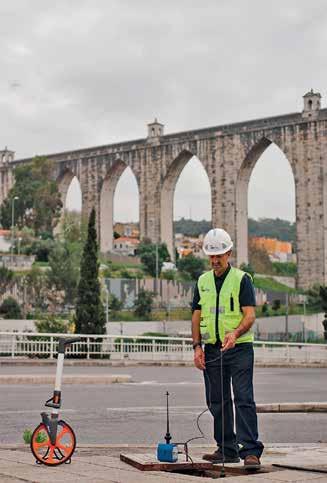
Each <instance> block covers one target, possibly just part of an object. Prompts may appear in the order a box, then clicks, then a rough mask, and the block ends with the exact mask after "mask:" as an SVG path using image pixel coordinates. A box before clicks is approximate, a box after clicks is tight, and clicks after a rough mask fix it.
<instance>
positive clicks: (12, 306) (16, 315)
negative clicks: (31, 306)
mask: <svg viewBox="0 0 327 483" xmlns="http://www.w3.org/2000/svg"><path fill="white" fill-rule="evenodd" d="M0 315H2V316H3V318H4V319H21V318H22V311H21V309H20V306H19V304H18V302H17V300H15V299H14V298H13V297H8V298H6V299H5V300H4V301H3V302H2V304H1V306H0Z"/></svg>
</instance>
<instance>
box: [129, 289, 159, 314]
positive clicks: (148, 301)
mask: <svg viewBox="0 0 327 483" xmlns="http://www.w3.org/2000/svg"><path fill="white" fill-rule="evenodd" d="M153 297H154V293H153V292H150V291H149V290H144V289H141V290H140V291H139V294H138V296H137V299H136V300H135V302H134V313H135V314H136V315H138V316H140V317H146V318H147V317H149V315H150V314H151V311H152V304H153Z"/></svg>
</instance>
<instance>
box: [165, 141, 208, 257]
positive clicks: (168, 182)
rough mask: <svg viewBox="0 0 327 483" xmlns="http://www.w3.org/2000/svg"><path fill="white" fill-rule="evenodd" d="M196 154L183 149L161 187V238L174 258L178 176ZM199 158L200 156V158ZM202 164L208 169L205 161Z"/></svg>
mask: <svg viewBox="0 0 327 483" xmlns="http://www.w3.org/2000/svg"><path fill="white" fill-rule="evenodd" d="M193 156H195V155H194V154H193V153H191V152H190V151H188V150H183V151H182V152H181V153H180V154H179V155H178V156H177V157H176V158H175V159H174V161H173V162H172V164H171V165H170V167H169V169H168V171H167V173H166V176H165V178H164V180H163V183H162V188H161V203H160V207H161V212H160V235H161V236H160V239H161V241H162V242H165V243H166V244H167V248H168V251H169V253H170V256H171V258H172V260H174V259H175V250H174V231H173V213H174V192H175V187H176V183H177V181H178V178H179V176H180V174H181V172H182V171H183V169H184V167H185V166H186V164H187V163H188V161H189V160H190V159H191V158H192V157H193ZM198 159H199V158H198ZM199 161H200V162H201V160H199ZM202 166H203V168H204V170H205V172H207V171H206V169H205V167H204V165H203V163H202Z"/></svg>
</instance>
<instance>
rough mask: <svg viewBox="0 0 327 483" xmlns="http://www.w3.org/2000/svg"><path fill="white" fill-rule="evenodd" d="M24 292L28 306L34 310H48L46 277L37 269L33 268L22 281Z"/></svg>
mask: <svg viewBox="0 0 327 483" xmlns="http://www.w3.org/2000/svg"><path fill="white" fill-rule="evenodd" d="M24 284H25V287H26V288H25V290H26V301H27V302H28V305H30V306H32V308H33V309H36V310H46V309H47V308H48V299H47V296H48V292H49V287H48V284H47V275H46V273H45V272H43V271H42V270H41V269H40V268H39V267H35V266H33V267H32V269H31V270H30V271H29V272H28V273H27V275H26V276H25V279H24Z"/></svg>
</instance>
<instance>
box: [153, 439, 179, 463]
mask: <svg viewBox="0 0 327 483" xmlns="http://www.w3.org/2000/svg"><path fill="white" fill-rule="evenodd" d="M157 459H158V461H165V462H167V463H175V462H176V461H177V459H178V448H177V445H176V444H167V443H159V444H158V446H157Z"/></svg>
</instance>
